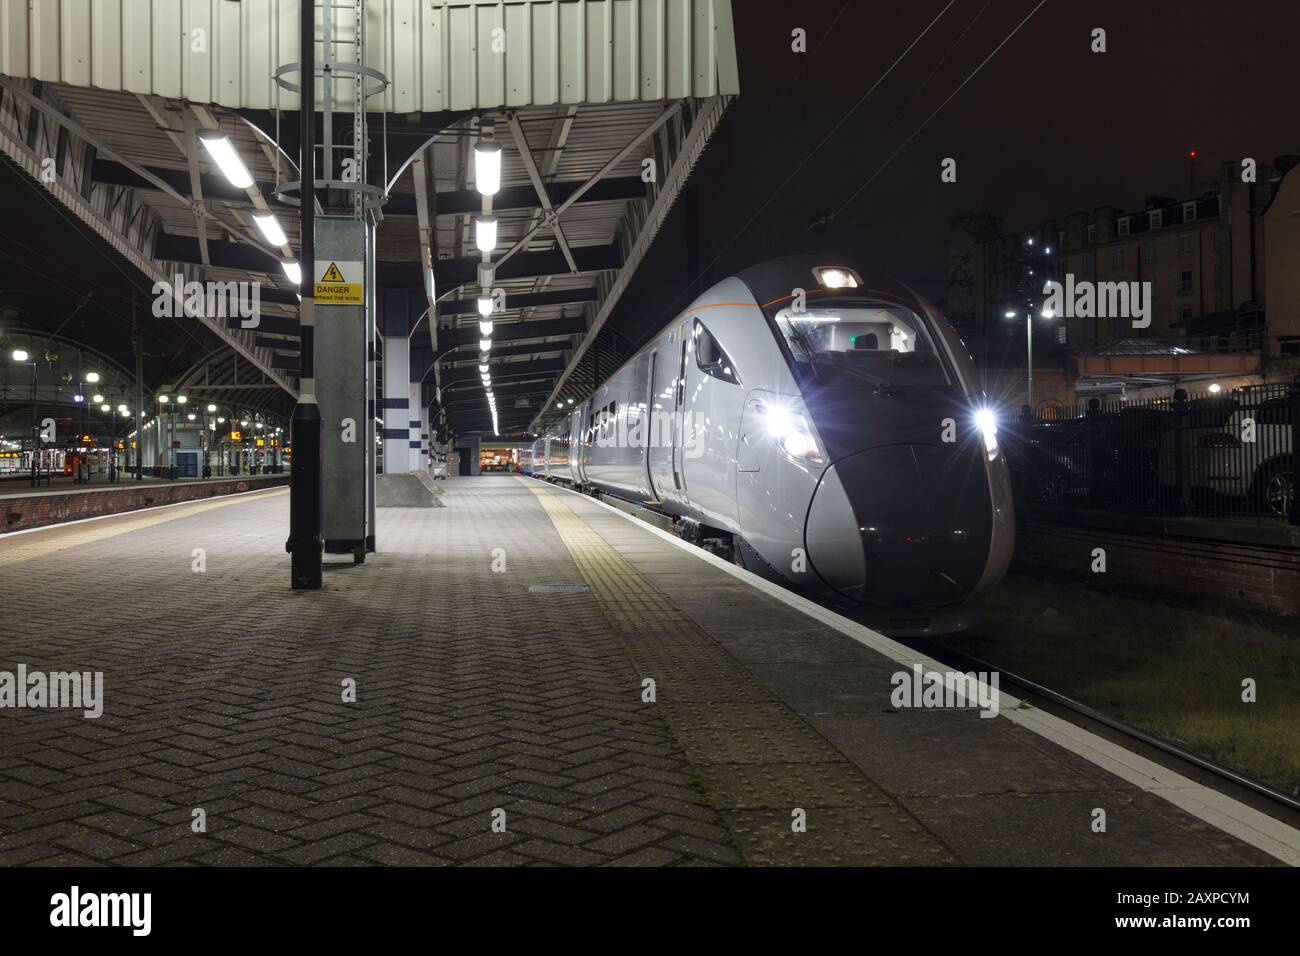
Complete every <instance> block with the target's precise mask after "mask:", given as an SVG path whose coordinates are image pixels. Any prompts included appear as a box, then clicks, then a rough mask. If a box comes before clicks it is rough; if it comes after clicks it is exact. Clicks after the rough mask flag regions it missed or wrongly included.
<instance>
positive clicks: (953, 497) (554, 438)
mask: <svg viewBox="0 0 1300 956" xmlns="http://www.w3.org/2000/svg"><path fill="white" fill-rule="evenodd" d="M530 464H531V466H532V468H531V470H532V471H533V472H534V473H535V475H536V476H537V477H539V478H549V479H552V480H556V481H561V482H565V483H568V484H570V485H573V486H575V487H578V488H583V489H594V490H599V491H602V492H605V493H607V494H609V495H613V496H617V497H619V498H623V499H626V500H628V501H632V502H635V503H638V504H640V505H643V506H645V507H648V508H652V509H655V510H658V511H661V512H663V513H665V514H668V515H671V516H673V517H674V519H675V520H676V525H677V529H678V533H679V534H681V535H682V537H684V538H687V539H688V540H693V541H696V542H697V543H699V542H701V541H702V540H703V539H705V538H723V539H729V540H730V541H731V543H732V545H733V549H734V550H733V553H734V555H735V560H736V561H737V563H739V564H741V565H743V566H744V567H746V568H748V569H749V570H751V571H754V572H756V573H758V574H761V575H763V576H764V577H767V578H769V579H770V580H774V581H778V582H780V583H782V584H784V585H785V586H787V587H790V588H793V589H794V590H796V591H799V592H802V593H804V594H806V595H808V596H810V597H812V598H814V599H816V600H819V601H821V602H823V603H828V604H830V605H832V606H836V607H839V608H841V609H845V610H848V611H853V612H855V614H854V616H856V617H857V618H858V619H859V620H864V621H866V622H867V623H869V624H871V625H872V626H874V627H878V628H879V629H881V630H883V631H884V632H886V633H893V634H898V635H905V634H927V633H941V632H945V631H952V630H959V629H961V628H963V627H966V626H969V625H970V624H972V623H974V622H975V621H976V620H977V619H978V615H977V612H976V609H975V607H974V605H973V599H975V598H977V597H978V596H979V595H981V594H983V593H984V592H986V591H988V590H989V589H990V588H991V587H992V586H993V585H994V584H996V583H997V582H998V580H999V579H1000V578H1001V577H1002V575H1003V573H1004V572H1005V571H1006V568H1007V564H1008V563H1009V561H1010V558H1011V552H1012V545H1013V539H1014V514H1013V510H1012V503H1011V490H1010V481H1009V478H1008V474H1007V467H1006V462H1005V460H1004V458H1003V456H1002V454H1001V453H1000V451H999V449H998V444H997V420H996V416H995V414H994V413H993V411H992V410H991V409H990V408H989V407H987V406H986V405H985V402H984V398H983V395H982V393H981V392H980V390H979V387H978V384H977V376H976V372H975V367H974V363H973V362H972V361H971V359H970V356H969V354H968V353H967V352H966V349H965V347H964V345H963V344H962V342H961V340H960V339H959V338H958V336H957V334H956V333H955V332H954V331H953V329H952V327H951V326H950V325H949V324H948V322H947V321H946V320H945V319H944V318H943V317H942V316H940V315H939V313H938V312H937V311H936V310H935V309H934V307H933V306H931V305H930V304H929V303H927V302H926V301H925V300H924V299H923V298H921V297H920V296H919V295H917V294H916V293H915V292H914V291H912V290H911V289H910V288H908V287H907V286H905V285H902V284H901V283H896V282H891V281H885V280H878V279H872V280H870V281H866V280H864V278H863V277H862V275H860V274H859V273H858V272H856V271H854V270H853V269H851V268H849V267H847V266H845V265H842V264H832V265H827V264H826V260H814V259H812V258H807V257H791V258H785V259H778V260H773V261H771V262H766V263H763V264H761V265H758V266H754V267H752V268H750V269H748V270H746V271H745V272H742V273H740V274H739V275H737V276H734V277H732V278H729V279H725V280H723V281H722V282H719V283H718V284H717V285H715V286H714V287H713V288H711V289H709V290H708V291H707V292H705V293H704V294H703V295H702V296H700V298H699V299H697V300H696V301H695V302H694V303H693V304H692V305H691V307H690V308H689V309H687V310H686V311H685V312H684V313H682V314H681V315H680V316H679V317H678V318H677V319H675V320H673V322H672V323H671V324H670V325H669V326H667V327H666V328H664V329H663V330H662V331H661V332H660V333H659V334H658V335H656V336H655V337H654V338H653V339H652V340H651V341H650V342H649V343H648V344H646V345H645V346H644V347H643V348H642V349H641V350H640V351H639V352H637V354H636V355H635V356H634V357H633V358H632V359H631V360H629V361H628V362H627V363H626V364H625V365H624V366H623V367H622V368H620V369H619V370H618V371H617V372H615V373H614V375H612V376H611V377H610V378H609V379H608V380H607V381H606V382H605V383H604V384H602V385H601V386H599V387H598V388H597V389H596V391H595V393H594V394H593V395H592V396H591V398H590V399H588V400H587V401H585V402H583V403H581V404H578V405H575V406H574V407H573V409H572V411H571V412H570V413H569V414H568V415H567V417H566V418H565V419H564V421H563V422H562V423H560V424H559V425H557V426H556V427H553V428H552V429H550V430H549V431H548V432H547V433H546V434H545V435H544V436H542V437H540V438H539V439H538V440H537V442H536V443H535V444H534V446H533V456H532V459H531V462H530Z"/></svg>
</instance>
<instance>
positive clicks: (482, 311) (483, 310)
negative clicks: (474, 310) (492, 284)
mask: <svg viewBox="0 0 1300 956" xmlns="http://www.w3.org/2000/svg"><path fill="white" fill-rule="evenodd" d="M478 314H479V315H484V316H486V315H491V314H492V296H490V295H481V296H479V297H478ZM488 324H489V325H491V324H492V323H490V322H489V323H488Z"/></svg>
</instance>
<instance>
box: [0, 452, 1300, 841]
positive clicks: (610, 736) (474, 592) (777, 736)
mask: <svg viewBox="0 0 1300 956" xmlns="http://www.w3.org/2000/svg"><path fill="white" fill-rule="evenodd" d="M440 484H441V483H440ZM440 500H441V503H442V505H443V507H438V508H412V507H404V508H380V509H379V512H378V535H377V539H378V545H379V551H378V552H377V553H375V554H372V555H370V556H368V558H367V561H366V562H365V563H364V564H361V565H354V564H353V563H352V561H351V558H338V557H334V556H328V555H327V556H326V562H327V563H326V572H325V587H324V589H323V590H321V591H316V592H291V591H290V590H289V589H288V556H287V555H286V554H285V553H284V547H283V545H284V537H285V529H286V528H287V521H288V507H289V498H288V494H287V491H286V490H285V489H283V488H272V489H265V490H258V491H253V492H250V493H247V494H241V495H235V496H231V497H225V498H213V499H209V500H204V501H201V502H187V503H180V504H176V505H174V506H172V507H169V508H164V509H157V510H148V511H140V512H134V513H131V514H126V515H118V516H112V517H104V518H99V519H96V520H94V521H89V522H78V523H72V524H63V525H58V526H53V527H49V528H43V529H38V530H34V531H31V532H30V533H26V534H21V535H14V536H10V537H0V603H2V604H3V606H4V607H5V608H6V609H7V612H6V621H5V623H4V625H3V637H0V672H3V671H9V672H13V673H16V671H17V668H18V667H19V665H22V666H23V667H24V668H25V669H26V671H27V672H28V673H32V672H43V673H50V672H55V671H64V672H70V671H77V672H99V673H102V675H103V677H102V700H101V703H102V715H101V716H99V717H96V718H88V717H86V716H84V714H83V711H82V710H78V709H67V708H63V709H54V708H39V707H35V708H34V707H26V708H21V709H20V708H16V707H13V708H5V709H2V710H0V728H2V732H0V865H45V866H48V865H78V864H80V865H86V864H114V865H117V864H198V865H204V864H244V863H248V864H362V865H364V864H406V865H448V864H466V863H468V864H478V865H489V864H524V863H538V864H625V865H674V864H679V865H689V864H694V865H710V864H744V863H751V864H758V863H775V864H826V865H931V864H938V865H954V866H955V865H962V864H972V865H998V864H1049V863H1050V864H1054V865H1060V864H1075V865H1179V866H1182V865H1239V866H1267V865H1277V864H1284V863H1290V864H1296V863H1300V833H1298V832H1297V831H1296V830H1294V829H1292V828H1290V827H1288V826H1286V825H1284V824H1282V823H1281V822H1278V821H1276V820H1273V819H1272V818H1270V817H1267V816H1264V815H1263V814H1260V813H1259V812H1257V811H1254V810H1251V809H1249V808H1247V807H1244V806H1242V805H1240V804H1238V803H1236V802H1234V801H1232V800H1230V799H1228V798H1227V797H1224V796H1221V795H1219V794H1217V793H1215V792H1213V791H1210V790H1207V789H1206V788H1204V787H1202V786H1200V785H1198V784H1196V783H1194V782H1192V781H1190V780H1188V779H1186V778H1183V777H1181V776H1178V775H1177V774H1174V773H1172V772H1170V771H1167V770H1164V769H1163V768H1161V767H1159V766H1157V765H1155V764H1153V763H1151V762H1150V761H1147V760H1145V759H1144V758H1142V757H1140V756H1137V755H1135V754H1131V753H1128V752H1126V751H1124V750H1122V749H1121V748H1120V747H1118V746H1117V745H1115V744H1111V743H1108V742H1106V741H1103V740H1101V739H1100V738H1098V737H1095V736H1094V735H1092V734H1089V733H1087V732H1086V731H1083V730H1080V729H1078V728H1075V727H1073V726H1071V725H1069V724H1066V723H1064V722H1063V721H1060V720H1058V719H1056V718H1053V717H1051V716H1050V715H1047V714H1045V713H1043V712H1041V711H1039V710H1036V709H1035V708H1032V707H1029V706H1027V705H1022V704H1021V702H1019V701H1016V700H1014V699H1013V698H1011V697H1009V696H1008V695H1006V694H1001V695H1000V696H999V698H998V703H999V707H998V713H997V715H996V716H993V717H982V716H980V712H979V711H978V710H977V709H975V708H973V707H907V706H896V704H897V701H896V699H894V697H893V695H892V691H893V690H894V689H895V687H896V686H898V682H899V680H900V678H898V675H899V674H904V675H906V674H909V673H911V672H912V670H913V668H914V667H915V666H917V665H919V666H920V667H921V668H922V669H923V671H924V670H925V669H930V668H938V667H939V666H940V665H938V664H937V663H936V662H933V661H929V660H928V659H926V658H924V657H922V656H920V655H918V654H916V653H914V652H912V651H909V650H908V649H907V648H904V647H902V646H901V645H899V644H896V643H895V642H893V641H890V640H887V639H885V638H883V637H881V636H880V635H877V634H874V633H873V632H871V631H869V630H867V629H865V628H863V627H861V626H859V625H856V624H853V623H852V622H849V621H847V620H845V619H843V618H839V617H837V616H836V615H833V614H831V613H830V612H828V611H825V610H824V609H821V608H818V607H816V606H814V605H811V604H809V603H807V602H804V601H802V600H801V599H799V598H797V597H795V596H793V595H790V594H788V593H786V592H784V591H781V590H780V589H777V588H775V587H773V586H771V585H768V584H766V583H765V582H762V581H759V580H758V579H757V578H754V577H753V576H752V575H749V574H747V573H746V572H744V571H741V570H739V569H737V568H734V567H732V566H730V565H728V564H726V563H725V562H723V561H721V560H720V559H718V558H716V557H714V556H712V555H708V554H706V553H704V552H702V551H700V550H698V549H694V548H692V547H691V546H689V545H686V544H684V543H682V542H678V541H676V540H674V539H672V538H671V536H669V535H667V534H665V533H663V532H659V531H657V530H655V529H651V528H650V527H648V526H647V525H644V524H642V523H640V522H638V521H636V520H635V519H634V518H631V517H629V516H627V515H625V514H623V513H621V512H619V511H616V510H615V509H613V508H610V507H608V506H606V505H604V504H602V503H600V502H597V501H595V500H592V499H590V498H587V497H584V496H581V495H578V494H575V493H573V492H570V491H567V490H564V489H561V488H557V487H554V486H551V485H549V484H546V483H544V482H542V481H539V480H535V479H530V478H524V477H518V476H500V477H497V476H491V477H486V476H485V477H476V478H453V479H450V480H449V481H448V482H446V487H445V490H444V493H443V494H442V495H441V496H440ZM1099 811H1101V814H1103V815H1104V816H1099ZM1102 819H1104V827H1100V826H1099V825H1098V821H1099V820H1102ZM199 821H201V822H202V826H199Z"/></svg>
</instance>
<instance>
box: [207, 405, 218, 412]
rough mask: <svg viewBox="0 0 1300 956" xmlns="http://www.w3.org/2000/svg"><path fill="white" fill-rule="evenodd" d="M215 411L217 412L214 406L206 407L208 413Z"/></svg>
mask: <svg viewBox="0 0 1300 956" xmlns="http://www.w3.org/2000/svg"><path fill="white" fill-rule="evenodd" d="M216 410H217V406H215V405H209V406H208V411H210V412H215V411H216Z"/></svg>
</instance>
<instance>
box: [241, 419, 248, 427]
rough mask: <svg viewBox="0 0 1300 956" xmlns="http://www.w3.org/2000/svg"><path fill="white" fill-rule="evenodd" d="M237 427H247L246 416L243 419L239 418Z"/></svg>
mask: <svg viewBox="0 0 1300 956" xmlns="http://www.w3.org/2000/svg"><path fill="white" fill-rule="evenodd" d="M239 427H240V428H247V427H248V419H247V418H245V419H241V420H240V422H239Z"/></svg>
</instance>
